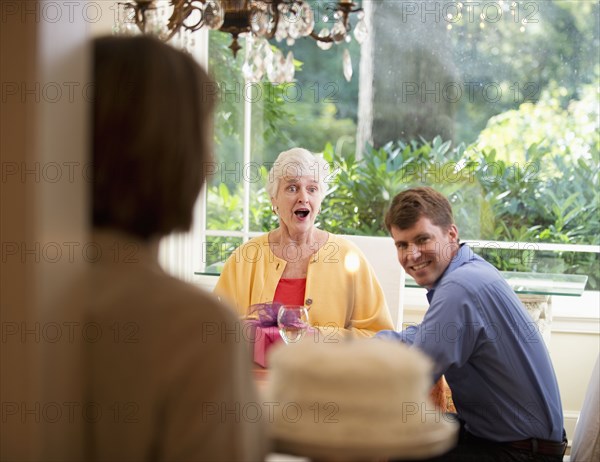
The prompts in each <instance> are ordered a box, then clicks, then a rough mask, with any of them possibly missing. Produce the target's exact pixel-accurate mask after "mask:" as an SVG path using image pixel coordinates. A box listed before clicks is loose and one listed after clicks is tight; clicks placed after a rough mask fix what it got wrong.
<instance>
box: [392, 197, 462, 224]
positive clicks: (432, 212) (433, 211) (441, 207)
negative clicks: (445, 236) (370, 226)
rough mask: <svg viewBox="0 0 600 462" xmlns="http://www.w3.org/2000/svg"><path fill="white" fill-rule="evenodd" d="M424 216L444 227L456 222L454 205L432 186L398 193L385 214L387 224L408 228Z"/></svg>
mask: <svg viewBox="0 0 600 462" xmlns="http://www.w3.org/2000/svg"><path fill="white" fill-rule="evenodd" d="M422 217H426V218H429V220H431V223H432V224H434V225H436V226H439V227H440V228H443V229H448V228H449V227H450V226H451V225H453V224H454V218H453V216H452V206H451V205H450V202H449V201H448V199H446V196H444V195H443V194H440V193H439V192H437V191H436V190H435V189H433V188H430V187H420V188H413V189H407V190H406V191H403V192H401V193H400V194H397V195H396V197H394V199H393V200H392V204H391V205H390V208H389V210H388V212H387V213H386V216H385V226H386V228H387V230H388V231H391V229H392V226H395V227H396V228H398V229H408V228H411V227H412V226H414V225H415V223H416V222H417V221H419V220H420V219H421V218H422Z"/></svg>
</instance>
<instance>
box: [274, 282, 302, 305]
mask: <svg viewBox="0 0 600 462" xmlns="http://www.w3.org/2000/svg"><path fill="white" fill-rule="evenodd" d="M305 291H306V278H305V279H286V278H281V279H280V280H279V284H277V289H275V295H273V301H274V302H279V303H283V304H284V305H304V292H305Z"/></svg>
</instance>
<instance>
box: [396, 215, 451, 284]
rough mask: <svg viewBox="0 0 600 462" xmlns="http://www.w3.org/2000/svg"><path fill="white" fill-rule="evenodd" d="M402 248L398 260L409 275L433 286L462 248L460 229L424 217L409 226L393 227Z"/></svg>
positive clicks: (419, 281) (399, 247)
mask: <svg viewBox="0 0 600 462" xmlns="http://www.w3.org/2000/svg"><path fill="white" fill-rule="evenodd" d="M391 234H392V238H393V239H394V243H395V245H396V249H397V250H398V261H399V262H400V264H401V265H402V267H403V268H404V270H405V271H406V273H407V274H409V275H410V276H412V277H413V278H414V280H415V281H416V282H417V284H419V285H420V286H422V287H426V288H428V289H430V288H431V287H432V286H433V285H434V284H435V282H436V281H437V280H438V279H439V278H440V277H441V275H442V274H443V273H444V271H446V268H448V265H449V264H450V262H451V261H452V258H454V256H455V255H456V252H457V251H458V229H457V228H456V226H455V225H450V226H449V227H448V229H444V228H441V227H439V226H436V225H434V224H433V223H431V220H429V218H426V217H421V218H419V220H418V221H417V222H416V223H415V224H414V226H412V227H410V228H408V229H400V228H398V227H397V226H392V227H391Z"/></svg>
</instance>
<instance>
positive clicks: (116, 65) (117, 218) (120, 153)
mask: <svg viewBox="0 0 600 462" xmlns="http://www.w3.org/2000/svg"><path fill="white" fill-rule="evenodd" d="M93 76H94V84H95V87H94V105H93V134H92V136H93V146H92V148H93V188H92V189H93V190H92V201H93V206H92V210H93V216H92V222H93V225H94V226H95V227H109V228H115V229H119V230H121V231H125V232H128V233H131V234H134V235H136V236H138V237H141V238H143V239H148V238H150V237H151V236H164V235H166V234H169V233H170V232H172V231H175V230H182V231H185V230H188V229H189V228H190V226H191V224H192V218H193V206H194V203H195V202H196V199H197V198H198V195H199V192H200V189H201V187H202V184H203V182H204V179H205V173H204V172H205V170H206V169H205V167H206V166H207V165H206V164H207V162H209V161H210V160H211V145H212V140H211V138H212V136H211V133H210V132H211V130H210V128H211V126H212V124H211V119H212V109H213V106H214V103H213V98H211V97H208V96H207V95H208V92H207V86H209V85H210V84H211V83H212V82H211V81H210V79H209V77H208V75H207V74H206V73H205V72H204V70H202V68H201V67H200V66H199V65H198V64H197V63H196V62H195V61H194V59H193V58H192V57H191V56H189V55H187V54H185V53H184V52H182V51H179V50H176V49H174V48H172V47H171V46H169V45H166V44H164V43H162V42H160V41H158V40H157V39H154V38H151V37H147V36H139V37H103V38H99V39H96V40H95V41H94V70H93Z"/></svg>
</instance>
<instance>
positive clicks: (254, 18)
mask: <svg viewBox="0 0 600 462" xmlns="http://www.w3.org/2000/svg"><path fill="white" fill-rule="evenodd" d="M318 11H319V10H314V9H313V7H312V6H311V5H310V4H308V3H307V2H306V1H303V0H128V1H125V2H120V3H118V15H117V18H116V21H115V33H116V34H120V35H133V34H139V33H143V34H152V35H155V36H156V37H158V38H159V39H161V40H163V41H165V42H166V41H168V42H170V43H171V44H172V45H174V46H176V47H178V48H183V49H186V50H191V49H192V48H193V47H194V37H193V32H195V31H197V30H199V29H200V28H202V27H207V28H209V29H212V30H219V31H221V32H225V33H228V34H230V35H231V37H232V41H231V44H230V45H229V48H230V49H231V51H232V53H233V56H234V57H235V56H236V55H237V53H238V51H239V50H240V49H241V48H242V47H241V45H240V44H239V43H238V39H239V37H245V38H246V44H247V46H248V50H247V53H246V59H245V62H244V64H243V66H242V73H243V74H244V77H245V78H246V79H247V80H251V81H259V80H261V79H262V78H263V77H267V78H268V79H269V80H270V81H272V82H291V81H292V80H293V79H294V56H293V54H292V52H291V51H290V52H288V54H287V56H285V57H284V56H283V54H282V52H281V51H280V50H279V49H277V48H275V49H273V47H271V45H270V43H269V40H271V39H273V38H274V39H275V41H277V42H285V43H286V44H287V45H288V47H291V46H293V45H294V42H295V41H296V40H297V39H300V38H303V37H311V38H313V39H314V40H316V41H317V45H318V46H319V48H321V49H323V50H328V49H329V48H331V47H332V46H333V45H337V44H341V43H349V42H351V41H352V34H351V32H352V31H353V32H354V38H355V40H356V41H357V42H358V43H362V42H363V40H364V39H365V37H366V35H367V28H366V25H365V22H364V12H363V11H362V8H359V7H358V5H357V4H356V3H354V2H352V0H339V1H338V2H337V3H335V2H330V3H327V6H326V8H325V12H324V13H323V14H322V16H321V17H320V18H316V17H315V16H316V15H315V12H317V13H318ZM352 14H356V16H357V18H358V22H357V23H356V25H354V27H353V26H352V24H351V22H350V17H351V15H352ZM319 19H320V20H321V21H322V22H323V23H325V24H326V26H325V27H323V28H322V29H321V30H320V31H319V32H316V31H315V30H314V29H315V22H317V21H318V20H319ZM328 24H330V26H329V27H327V25H328ZM343 64H344V66H343V68H344V76H345V77H346V79H347V80H348V81H349V80H350V79H351V77H352V62H351V60H350V53H349V52H348V49H347V48H346V49H344V53H343Z"/></svg>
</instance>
